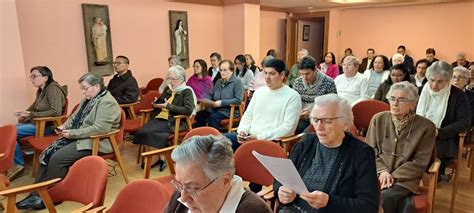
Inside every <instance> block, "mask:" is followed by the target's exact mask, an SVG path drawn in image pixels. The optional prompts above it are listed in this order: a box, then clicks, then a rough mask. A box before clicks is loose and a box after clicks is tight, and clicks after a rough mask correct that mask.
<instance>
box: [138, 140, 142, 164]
mask: <svg viewBox="0 0 474 213" xmlns="http://www.w3.org/2000/svg"><path fill="white" fill-rule="evenodd" d="M142 147H143V145H141V144H138V153H137V163H141V162H142V160H143V157H142V151H143V150H142Z"/></svg>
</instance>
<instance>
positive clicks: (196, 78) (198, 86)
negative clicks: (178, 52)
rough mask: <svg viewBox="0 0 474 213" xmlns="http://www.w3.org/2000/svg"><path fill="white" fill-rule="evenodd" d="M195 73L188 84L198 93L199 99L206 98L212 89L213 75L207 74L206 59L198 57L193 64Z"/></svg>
mask: <svg viewBox="0 0 474 213" xmlns="http://www.w3.org/2000/svg"><path fill="white" fill-rule="evenodd" d="M193 69H194V75H192V76H191V77H190V78H189V79H188V82H186V85H188V86H189V87H191V88H192V89H193V91H194V94H196V98H197V100H201V99H203V98H206V97H207V96H208V95H209V93H210V92H211V91H212V86H213V84H214V83H212V77H211V76H209V75H208V74H207V64H206V61H204V60H202V59H197V60H195V61H194V65H193Z"/></svg>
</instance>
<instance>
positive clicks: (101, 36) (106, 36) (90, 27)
mask: <svg viewBox="0 0 474 213" xmlns="http://www.w3.org/2000/svg"><path fill="white" fill-rule="evenodd" d="M82 17H83V21H84V33H85V38H86V39H85V40H86V50H87V65H88V68H89V72H95V73H98V74H100V75H111V74H113V66H112V62H113V59H114V58H113V56H112V37H111V33H110V32H111V31H110V19H109V7H108V6H107V5H98V4H82Z"/></svg>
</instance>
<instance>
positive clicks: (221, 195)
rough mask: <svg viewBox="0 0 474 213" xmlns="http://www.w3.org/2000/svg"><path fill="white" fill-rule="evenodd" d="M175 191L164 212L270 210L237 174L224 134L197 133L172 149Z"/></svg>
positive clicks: (265, 211) (264, 212)
mask: <svg viewBox="0 0 474 213" xmlns="http://www.w3.org/2000/svg"><path fill="white" fill-rule="evenodd" d="M171 158H172V159H173V161H174V162H176V166H175V168H176V175H175V177H174V179H173V180H172V182H171V183H172V185H173V186H174V187H175V188H176V191H175V192H174V193H173V195H172V196H171V199H170V201H169V203H168V207H167V208H166V210H165V211H164V212H167V213H176V212H182V213H186V212H256V213H270V212H271V210H270V209H269V208H268V206H267V205H266V204H265V203H264V202H263V200H262V199H261V198H260V197H258V196H257V195H256V194H254V193H253V192H251V191H249V190H246V189H244V183H243V181H242V178H241V177H239V176H237V175H235V174H234V173H235V167H234V160H233V153H232V148H231V143H230V142H229V140H227V139H226V138H225V137H222V136H221V137H216V136H211V135H209V136H195V137H191V138H190V139H188V140H186V141H184V142H183V143H182V144H181V145H179V146H178V147H177V148H175V149H174V150H173V152H172V153H171Z"/></svg>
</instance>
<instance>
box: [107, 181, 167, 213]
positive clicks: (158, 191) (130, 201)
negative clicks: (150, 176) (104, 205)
mask: <svg viewBox="0 0 474 213" xmlns="http://www.w3.org/2000/svg"><path fill="white" fill-rule="evenodd" d="M169 199H170V194H169V193H168V191H166V189H165V186H164V185H163V184H162V183H160V182H158V181H156V180H136V181H133V182H131V183H129V184H127V185H126V186H125V187H124V188H123V189H122V190H121V191H120V192H119V194H118V195H117V198H116V199H115V201H114V203H113V204H112V206H111V207H110V208H109V209H108V210H107V212H108V213H118V212H140V213H155V212H163V210H164V209H165V208H166V206H167V204H168V201H169Z"/></svg>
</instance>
